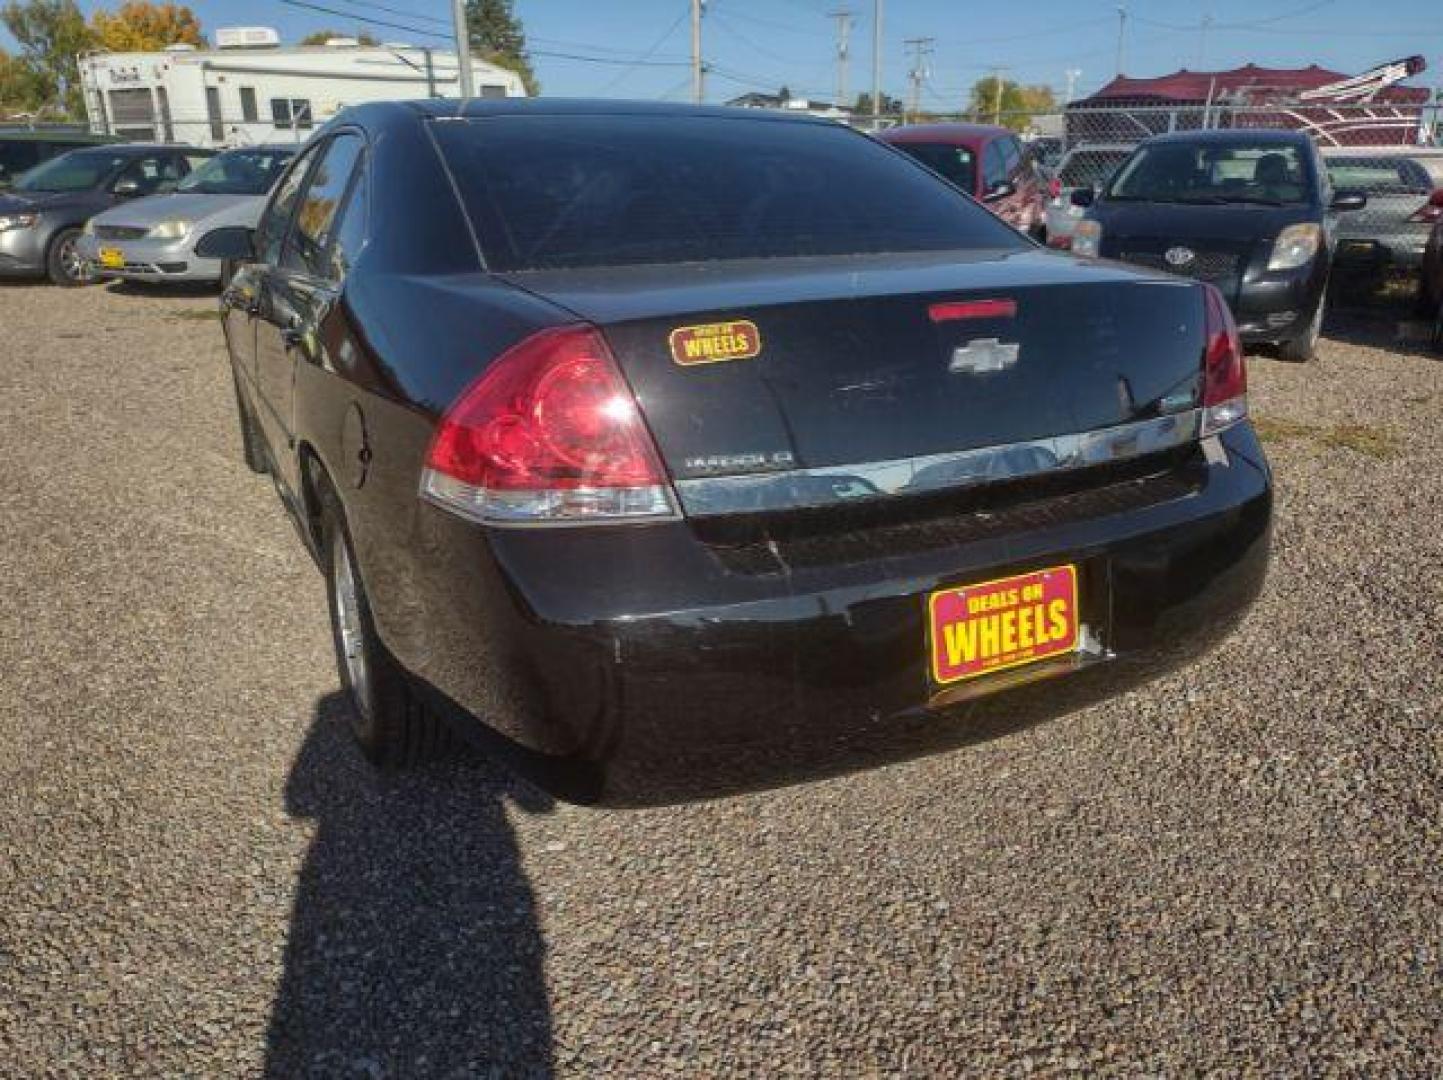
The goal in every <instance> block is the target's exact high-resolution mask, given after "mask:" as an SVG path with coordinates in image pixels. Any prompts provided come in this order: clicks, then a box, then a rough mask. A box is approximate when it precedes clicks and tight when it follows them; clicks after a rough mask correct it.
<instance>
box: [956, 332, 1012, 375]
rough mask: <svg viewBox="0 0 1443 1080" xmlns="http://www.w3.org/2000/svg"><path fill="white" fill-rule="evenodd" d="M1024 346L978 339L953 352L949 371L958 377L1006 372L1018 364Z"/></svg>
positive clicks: (995, 340) (990, 339) (1009, 342)
mask: <svg viewBox="0 0 1443 1080" xmlns="http://www.w3.org/2000/svg"><path fill="white" fill-rule="evenodd" d="M1021 350H1022V346H1020V345H1018V344H1017V343H1016V342H1015V341H998V340H997V339H996V338H978V339H977V340H976V341H969V342H967V344H966V345H959V346H957V348H955V349H953V350H952V362H951V363H950V364H948V365H947V370H948V371H951V372H954V373H956V374H958V375H982V374H985V373H987V372H989V371H1004V370H1006V369H1007V368H1010V367H1011V366H1012V365H1013V364H1015V363H1017V355H1018V353H1019V352H1021Z"/></svg>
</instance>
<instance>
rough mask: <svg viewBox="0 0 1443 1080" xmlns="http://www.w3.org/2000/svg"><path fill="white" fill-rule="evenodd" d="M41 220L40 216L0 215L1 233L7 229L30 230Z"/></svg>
mask: <svg viewBox="0 0 1443 1080" xmlns="http://www.w3.org/2000/svg"><path fill="white" fill-rule="evenodd" d="M39 220H40V215H39V214H0V232H5V231H6V230H7V229H28V228H30V227H31V226H32V225H34V224H35V223H36V222H37V221H39Z"/></svg>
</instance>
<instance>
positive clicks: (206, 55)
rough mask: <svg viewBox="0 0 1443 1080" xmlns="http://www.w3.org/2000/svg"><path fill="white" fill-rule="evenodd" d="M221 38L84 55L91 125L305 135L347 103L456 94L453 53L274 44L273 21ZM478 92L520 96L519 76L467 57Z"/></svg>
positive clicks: (222, 142)
mask: <svg viewBox="0 0 1443 1080" xmlns="http://www.w3.org/2000/svg"><path fill="white" fill-rule="evenodd" d="M216 40H217V43H218V44H219V45H221V46H222V47H221V48H218V49H215V50H212V51H200V50H197V49H194V48H192V47H190V46H172V47H171V48H169V49H167V50H166V51H164V52H147V53H97V54H93V55H89V56H84V57H82V58H81V60H80V79H81V84H82V85H83V87H84V90H85V109H86V113H87V114H88V116H89V119H90V128H91V130H92V131H94V132H97V133H99V134H105V135H120V136H122V137H125V138H130V139H137V140H144V141H148V142H181V143H189V144H191V145H193V146H208V147H221V146H247V145H252V144H256V143H276V142H292V141H293V142H297V143H299V142H304V141H305V140H306V138H307V137H309V135H310V133H311V131H312V130H313V129H314V128H316V127H318V126H320V125H321V124H323V123H325V122H326V121H327V120H328V119H330V118H331V117H332V116H334V115H335V114H336V113H337V112H339V111H340V109H341V108H343V107H344V106H346V105H355V104H359V103H361V102H366V101H386V100H394V99H405V98H431V97H458V96H459V93H460V89H459V85H458V84H459V82H460V80H459V79H458V78H457V74H458V70H457V65H456V54H455V53H454V52H447V51H445V50H442V49H429V48H422V47H417V46H413V45H379V46H361V45H358V44H357V43H356V41H355V39H353V38H337V39H333V40H332V41H331V42H329V43H328V44H326V45H321V46H315V47H296V48H280V47H279V44H278V43H279V37H278V35H277V34H276V32H275V31H274V30H270V29H269V28H264V27H254V28H238V29H237V28H232V29H226V30H221V31H220V32H219V33H218V34H217V35H216ZM471 67H472V71H473V72H474V74H475V83H474V85H475V87H476V93H477V95H478V96H480V97H524V96H525V94H526V90H525V88H524V86H523V85H522V82H521V78H520V76H518V75H516V74H515V73H514V72H512V71H508V70H506V69H505V68H502V67H498V66H496V65H495V64H489V63H485V62H484V61H480V60H473V61H472V64H471Z"/></svg>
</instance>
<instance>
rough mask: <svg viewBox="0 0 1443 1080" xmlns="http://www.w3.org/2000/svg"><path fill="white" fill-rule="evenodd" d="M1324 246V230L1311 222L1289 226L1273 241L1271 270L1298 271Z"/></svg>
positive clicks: (1270, 260)
mask: <svg viewBox="0 0 1443 1080" xmlns="http://www.w3.org/2000/svg"><path fill="white" fill-rule="evenodd" d="M1322 244H1323V229H1322V227H1321V226H1319V225H1315V224H1314V223H1312V222H1311V221H1305V222H1301V223H1300V224H1297V225H1289V226H1288V227H1287V228H1286V229H1284V230H1283V231H1282V232H1280V233H1278V238H1277V239H1276V240H1274V241H1273V254H1272V257H1271V258H1270V259H1268V269H1269V270H1296V269H1297V268H1298V267H1300V266H1306V265H1307V264H1308V262H1309V261H1310V260H1311V259H1312V257H1313V256H1314V255H1316V254H1317V253H1318V248H1320V247H1321V246H1322Z"/></svg>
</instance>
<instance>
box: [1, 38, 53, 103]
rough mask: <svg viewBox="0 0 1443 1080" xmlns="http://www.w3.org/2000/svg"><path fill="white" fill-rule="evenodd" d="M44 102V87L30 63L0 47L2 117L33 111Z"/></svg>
mask: <svg viewBox="0 0 1443 1080" xmlns="http://www.w3.org/2000/svg"><path fill="white" fill-rule="evenodd" d="M44 103H45V92H44V88H43V87H41V86H40V85H39V81H38V80H37V78H36V76H35V72H34V71H33V70H31V67H30V65H29V64H27V63H26V62H25V61H24V59H22V58H21V57H18V56H12V55H11V54H10V53H8V52H6V51H5V50H4V49H0V117H6V116H14V115H16V114H18V113H33V112H34V111H35V110H36V109H38V108H39V107H40V106H41V105H43V104H44Z"/></svg>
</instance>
